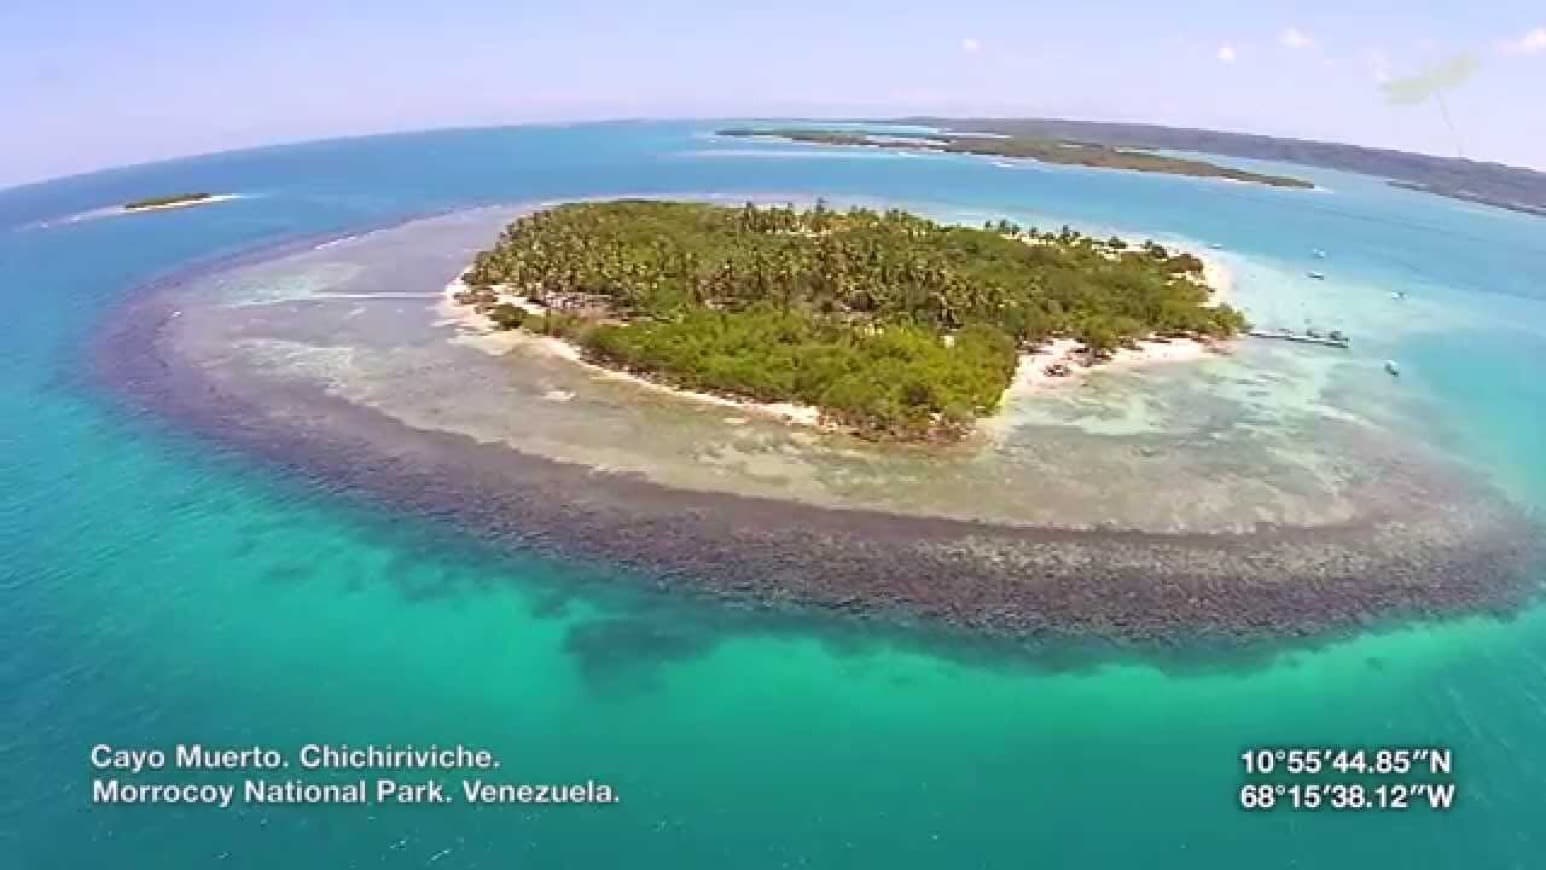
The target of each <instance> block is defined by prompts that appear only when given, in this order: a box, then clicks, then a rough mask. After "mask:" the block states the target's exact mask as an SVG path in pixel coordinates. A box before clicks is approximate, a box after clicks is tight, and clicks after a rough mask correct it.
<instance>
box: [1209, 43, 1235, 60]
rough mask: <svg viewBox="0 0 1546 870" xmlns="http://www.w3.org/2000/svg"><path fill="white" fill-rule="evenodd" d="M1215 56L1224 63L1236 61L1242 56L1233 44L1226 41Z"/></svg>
mask: <svg viewBox="0 0 1546 870" xmlns="http://www.w3.org/2000/svg"><path fill="white" fill-rule="evenodd" d="M1214 56H1215V57H1217V58H1218V59H1219V60H1220V61H1223V62H1224V63H1234V62H1235V60H1236V59H1238V58H1239V57H1240V53H1239V52H1238V51H1236V50H1235V47H1234V46H1233V45H1230V44H1229V43H1227V42H1226V43H1224V44H1223V45H1221V46H1219V50H1218V52H1217V53H1216V54H1215V55H1214Z"/></svg>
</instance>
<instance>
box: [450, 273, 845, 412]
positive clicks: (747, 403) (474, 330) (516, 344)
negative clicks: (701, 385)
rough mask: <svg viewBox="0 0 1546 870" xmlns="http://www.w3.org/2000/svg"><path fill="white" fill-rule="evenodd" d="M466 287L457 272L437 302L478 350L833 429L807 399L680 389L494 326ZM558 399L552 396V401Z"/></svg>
mask: <svg viewBox="0 0 1546 870" xmlns="http://www.w3.org/2000/svg"><path fill="white" fill-rule="evenodd" d="M466 289H468V288H467V285H466V284H465V283H464V282H463V281H462V279H461V278H460V277H458V278H457V279H456V280H455V281H452V282H451V283H450V284H447V285H446V290H445V296H444V298H443V299H442V300H441V302H440V303H439V306H438V308H439V310H440V313H441V314H442V315H443V322H446V323H452V324H455V325H456V326H457V327H458V336H457V341H458V342H460V343H462V344H465V345H467V346H468V347H473V348H476V349H478V350H481V351H483V352H485V353H489V354H494V355H500V354H505V353H509V352H511V351H513V350H516V349H517V348H520V349H526V350H531V351H535V352H537V353H542V354H546V355H549V356H553V357H557V358H559V359H565V360H568V361H570V362H572V363H574V364H575V365H578V366H583V367H584V368H585V369H587V370H588V371H590V372H591V373H592V374H594V375H596V376H597V377H600V378H604V379H607V380H614V381H621V382H624V383H628V384H632V385H634V386H638V387H641V388H643V389H647V390H653V391H655V392H658V393H663V394H669V395H672V396H676V397H678V398H682V399H686V400H689V401H693V402H701V403H704V404H710V405H717V406H719V407H722V408H728V409H732V410H735V411H737V412H739V413H745V414H756V415H758V416H764V417H773V418H776V419H780V420H784V421H787V422H790V423H796V424H799V425H801V426H810V427H813V428H818V429H831V428H833V427H831V426H829V425H828V424H826V423H824V422H823V421H822V414H821V409H820V408H816V407H812V406H810V405H800V404H796V403H794V402H753V401H751V400H749V399H736V398H731V397H729V396H720V395H716V394H714V393H701V392H697V391H695V390H684V389H681V388H679V387H672V386H669V385H667V384H662V383H659V382H657V381H652V380H650V379H648V378H642V377H639V376H638V375H635V374H631V373H629V372H622V371H617V370H616V369H609V368H607V367H605V366H599V365H596V364H595V363H592V362H589V361H587V360H586V359H585V358H584V357H583V356H582V355H581V354H580V349H579V348H577V347H575V346H574V345H573V344H571V343H569V342H567V341H564V340H563V339H561V338H554V337H552V336H548V335H536V334H534V333H530V332H525V331H522V330H502V329H496V328H495V327H494V324H493V321H491V320H490V319H489V318H488V317H486V316H485V315H482V314H479V313H478V312H477V311H475V310H473V307H472V306H470V305H463V304H462V303H460V302H457V301H456V298H455V297H456V294H458V293H460V292H462V291H464V290H466ZM495 289H496V290H498V291H500V292H499V301H500V302H508V303H510V304H511V305H514V306H516V307H518V308H521V309H523V310H525V311H529V312H533V313H537V314H541V313H542V312H543V311H544V310H545V309H544V308H543V307H542V306H541V305H538V304H537V303H535V302H533V301H531V300H530V299H528V298H526V297H525V296H520V295H518V294H514V293H509V292H505V291H504V290H503V288H497V287H496V288H495ZM556 400H557V399H555V401H556Z"/></svg>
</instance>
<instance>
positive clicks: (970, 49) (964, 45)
mask: <svg viewBox="0 0 1546 870" xmlns="http://www.w3.org/2000/svg"><path fill="white" fill-rule="evenodd" d="M961 50H962V51H964V52H966V53H967V54H976V53H977V52H979V51H982V43H980V42H978V41H977V39H976V38H975V37H971V36H968V37H966V38H965V39H962V40H961Z"/></svg>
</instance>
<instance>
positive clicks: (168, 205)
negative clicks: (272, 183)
mask: <svg viewBox="0 0 1546 870" xmlns="http://www.w3.org/2000/svg"><path fill="white" fill-rule="evenodd" d="M233 199H241V194H239V193H218V194H215V195H214V196H206V197H204V198H202V199H189V200H183V201H181V202H163V203H157V204H156V205H146V206H140V207H139V208H129V207H128V206H126V205H121V206H119V207H118V212H117V213H118V214H143V213H145V212H151V211H171V210H172V209H178V208H193V207H195V206H200V205H214V204H215V203H217V202H230V201H231V200H233Z"/></svg>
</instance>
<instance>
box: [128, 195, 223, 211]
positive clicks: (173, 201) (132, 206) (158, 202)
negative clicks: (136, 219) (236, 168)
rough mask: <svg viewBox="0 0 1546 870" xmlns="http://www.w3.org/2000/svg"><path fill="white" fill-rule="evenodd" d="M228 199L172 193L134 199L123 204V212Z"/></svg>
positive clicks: (202, 203)
mask: <svg viewBox="0 0 1546 870" xmlns="http://www.w3.org/2000/svg"><path fill="white" fill-rule="evenodd" d="M224 199H230V197H229V196H218V195H216V194H213V193H205V192H202V191H201V192H198V193H173V194H168V195H166V196H152V197H147V198H145V199H136V200H134V201H132V202H126V203H124V204H123V210H124V211H154V210H157V209H165V208H181V207H183V206H189V205H204V204H206V203H211V202H219V201H221V200H224Z"/></svg>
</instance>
